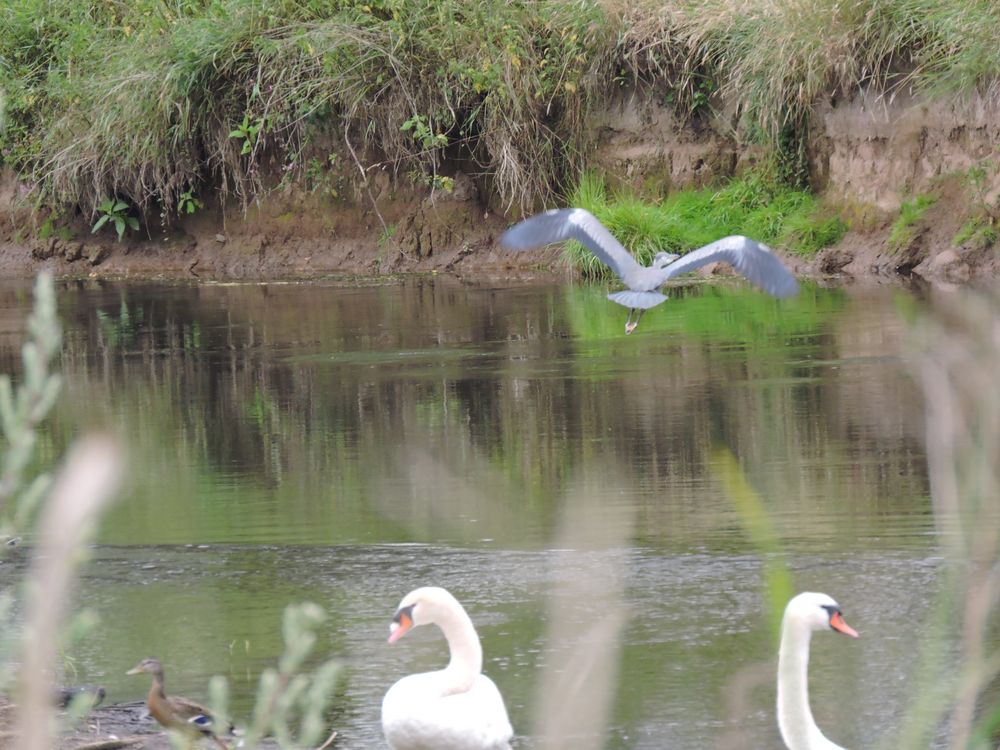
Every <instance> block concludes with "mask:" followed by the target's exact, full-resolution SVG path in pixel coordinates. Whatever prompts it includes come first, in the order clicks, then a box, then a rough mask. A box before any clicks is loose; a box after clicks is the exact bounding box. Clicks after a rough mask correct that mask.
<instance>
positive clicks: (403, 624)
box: [389, 611, 413, 643]
mask: <svg viewBox="0 0 1000 750" xmlns="http://www.w3.org/2000/svg"><path fill="white" fill-rule="evenodd" d="M412 627H413V618H412V617H410V615H409V613H408V612H405V611H404V612H400V613H399V619H398V621H397V620H393V621H392V622H391V623H390V624H389V643H395V642H396V641H398V640H399V639H400V638H402V637H403V636H404V635H406V631H407V630H409V629H410V628H412Z"/></svg>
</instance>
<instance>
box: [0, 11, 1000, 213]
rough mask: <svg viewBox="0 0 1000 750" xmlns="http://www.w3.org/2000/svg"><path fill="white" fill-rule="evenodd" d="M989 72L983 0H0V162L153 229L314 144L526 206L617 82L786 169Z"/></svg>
mask: <svg viewBox="0 0 1000 750" xmlns="http://www.w3.org/2000/svg"><path fill="white" fill-rule="evenodd" d="M998 74H1000V6H998V5H997V4H995V3H992V2H988V1H987V0H978V1H976V0H973V1H971V2H970V1H968V0H855V1H854V2H850V3H844V2H840V1H839V0H813V1H812V2H809V3H800V2H777V3H769V4H766V5H761V4H755V3H745V2H737V1H736V0H712V2H702V3H673V4H663V3H653V2H641V1H640V0H630V1H629V0H627V1H626V2H620V3H606V2H599V1H598V0H549V1H548V2H529V1H528V0H522V1H519V0H505V1H504V2H496V1H494V2H484V3H468V2H464V0H367V1H366V2H360V1H356V0H8V2H5V3H3V4H2V5H0V154H2V158H3V161H4V163H6V164H7V165H10V166H13V167H14V168H15V169H16V170H18V171H19V172H20V173H21V175H22V176H23V177H24V178H25V179H30V180H31V181H32V182H33V183H34V184H35V185H36V186H38V187H39V188H40V189H41V191H42V195H43V198H44V200H45V201H47V202H48V203H50V204H64V205H81V206H83V207H84V208H92V207H93V206H95V205H96V204H97V203H99V202H100V201H101V200H102V199H103V198H106V197H118V198H122V199H125V200H127V201H128V202H130V203H131V204H133V205H137V206H140V207H143V208H146V209H148V208H150V207H151V206H153V205H160V206H162V207H165V208H166V209H168V210H171V209H175V208H176V207H177V204H178V202H179V200H180V196H181V195H183V194H185V193H187V194H189V195H193V194H196V193H197V190H198V189H199V188H201V187H202V186H204V185H206V184H211V185H212V186H221V187H222V189H223V190H224V191H225V192H227V193H229V194H236V195H238V196H242V197H244V198H247V197H251V196H253V195H254V194H255V193H257V192H259V191H260V190H261V189H262V187H263V185H264V182H265V180H264V178H263V177H262V175H264V174H286V175H289V176H291V177H292V178H294V177H295V176H296V175H300V174H301V173H303V172H304V171H305V169H306V168H307V163H306V162H307V160H308V159H307V157H306V156H304V153H305V152H306V150H307V149H308V144H309V141H310V139H311V138H313V137H314V135H315V134H316V133H317V132H319V131H323V132H325V133H327V134H328V135H329V134H331V133H332V134H335V135H336V137H338V138H340V139H346V140H347V141H349V142H350V144H351V148H355V149H357V151H358V152H359V153H365V152H364V151H363V150H362V147H364V146H369V147H371V150H369V151H368V152H367V153H368V154H369V157H370V158H378V159H379V160H380V161H381V162H382V164H384V165H385V166H389V167H391V168H393V169H395V170H397V171H399V172H401V173H404V174H405V173H413V174H414V175H415V176H418V178H419V176H421V175H422V176H423V177H422V178H423V179H427V180H428V181H429V183H430V184H436V183H435V182H434V180H435V176H436V173H437V170H438V168H439V167H440V165H441V163H442V160H443V159H444V158H445V157H455V156H457V157H461V158H463V159H465V160H467V161H471V162H473V163H475V164H476V165H478V169H479V170H480V172H481V174H482V175H483V176H484V177H485V178H486V181H487V183H488V185H489V187H490V188H491V190H492V192H493V193H494V195H495V196H497V197H498V198H499V199H500V201H501V202H502V203H503V204H504V205H508V206H509V205H520V206H522V207H525V208H526V207H530V206H532V205H535V204H537V203H538V202H540V201H544V200H546V199H551V198H552V197H553V195H554V193H556V192H558V189H559V186H560V185H565V184H567V183H568V182H572V180H573V178H574V176H575V175H576V174H577V173H578V170H579V168H580V167H581V161H582V159H583V155H584V154H585V153H586V149H585V143H584V123H585V120H586V117H587V113H588V111H589V109H590V107H591V106H592V105H593V104H594V103H595V102H597V101H600V100H601V99H602V98H604V97H606V96H607V94H608V92H609V91H611V90H613V89H614V88H615V87H617V86H620V85H624V84H631V83H638V84H639V85H641V86H644V87H647V88H648V89H649V90H650V91H653V92H654V93H655V92H656V91H660V92H662V93H663V98H664V99H665V100H668V101H670V102H672V103H673V104H674V105H675V106H676V107H677V108H678V109H679V111H681V112H686V113H689V114H691V113H697V112H701V111H704V109H705V108H706V107H709V106H711V101H710V98H711V96H713V95H714V93H715V92H721V93H722V94H723V95H726V96H727V97H728V98H729V99H730V100H732V101H733V102H735V103H736V104H737V105H739V108H740V111H742V112H743V113H744V114H743V120H742V123H741V128H742V129H743V131H744V135H745V136H746V137H748V138H753V139H758V140H763V141H764V142H767V143H771V144H772V145H774V146H775V147H776V148H782V149H784V150H790V151H796V144H799V145H801V144H802V143H803V138H802V133H803V130H804V128H805V122H806V115H807V113H808V112H809V110H810V108H811V107H812V106H813V104H814V102H816V101H818V100H819V99H820V98H821V97H823V96H824V95H827V94H831V93H835V92H837V91H842V90H852V89H856V88H857V87H859V86H871V87H874V88H876V89H888V88H891V87H892V86H894V85H896V84H897V83H899V82H900V81H902V80H904V79H905V80H907V81H908V82H911V83H914V84H915V85H917V86H918V87H920V88H922V89H923V90H924V91H926V92H928V93H930V94H932V95H933V94H934V93H935V92H937V91H943V92H944V91H946V92H948V93H953V92H955V91H963V90H964V91H968V90H970V89H973V88H975V87H977V86H983V85H987V84H989V83H990V82H991V81H993V80H995V79H996V77H997V76H998ZM789 144H791V145H789ZM375 153H378V154H379V155H380V156H378V157H372V156H371V155H372V154H375ZM790 156H791V157H792V161H794V159H795V158H797V157H796V154H795V153H790ZM352 166H353V165H352ZM362 166H370V164H364V165H362ZM788 171H789V174H790V175H791V176H793V177H794V176H795V175H796V174H798V172H796V167H795V165H794V164H792V165H791V167H790V169H789V170H788ZM799 172H800V170H799ZM192 191H194V192H192Z"/></svg>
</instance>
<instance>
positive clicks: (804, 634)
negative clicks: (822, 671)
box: [778, 619, 839, 750]
mask: <svg viewBox="0 0 1000 750" xmlns="http://www.w3.org/2000/svg"><path fill="white" fill-rule="evenodd" d="M811 638H812V630H811V629H810V628H809V626H808V625H806V624H805V623H802V622H796V621H794V620H791V621H790V620H787V619H786V620H785V622H784V623H782V627H781V647H780V649H779V651H778V728H779V729H780V730H781V738H782V739H783V740H784V741H785V745H786V746H787V747H788V748H789V750H834V749H835V748H838V747H839V746H838V745H834V744H833V743H832V742H830V741H829V740H828V739H826V737H824V736H823V733H822V732H820V731H819V727H818V726H816V721H815V720H814V719H813V715H812V710H811V709H810V708H809V641H810V639H811Z"/></svg>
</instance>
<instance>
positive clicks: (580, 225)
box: [500, 208, 799, 333]
mask: <svg viewBox="0 0 1000 750" xmlns="http://www.w3.org/2000/svg"><path fill="white" fill-rule="evenodd" d="M570 239H572V240H576V241H577V242H579V243H580V244H581V245H583V246H584V247H586V248H587V249H588V250H590V252H592V253H593V254H594V255H596V256H597V257H598V258H599V259H600V260H601V261H602V262H604V263H605V264H606V265H607V266H608V267H609V268H610V269H611V270H612V271H614V272H615V273H616V274H618V277H619V278H620V279H621V280H622V281H623V282H625V286H627V287H628V290H626V291H621V292H612V293H611V294H609V295H608V299H610V300H612V301H613V302H617V303H618V304H619V305H624V306H625V307H627V308H628V309H629V311H628V319H627V320H626V321H625V333H632V331H634V330H635V327H636V326H637V325H639V318H641V317H642V314H643V312H645V311H646V310H648V309H649V308H651V307H656V305H658V304H660V303H661V302H663V301H665V300H666V299H667V297H666V295H664V294H660V292H658V291H657V289H659V288H660V287H661V286H663V284H664V282H666V281H667V279H671V278H673V277H674V276H677V275H679V274H682V273H687V272H688V271H693V270H695V269H696V268H701V267H702V266H704V265H707V264H709V263H714V262H716V261H725V262H726V263H729V265H731V266H732V267H733V268H735V269H736V270H737V271H738V272H739V273H740V274H741V275H743V276H745V277H746V278H747V279H749V280H750V281H752V282H753V283H754V284H756V285H757V286H759V287H760V288H761V289H763V290H764V291H765V292H767V293H768V294H771V295H773V296H775V297H792V296H794V295H796V294H798V291H799V284H798V282H797V281H796V280H795V277H794V276H792V274H791V273H790V272H789V270H788V269H787V268H785V266H784V265H783V264H782V263H781V261H780V260H778V258H777V256H775V255H774V253H772V252H771V250H770V249H769V248H768V247H767V246H766V245H762V244H761V243H759V242H754V241H753V240H751V239H748V238H747V237H742V236H740V235H733V236H731V237H723V238H722V239H721V240H716V241H715V242H711V243H709V244H707V245H705V246H704V247H701V248H698V249H697V250H692V251H691V252H689V253H687V254H686V255H683V256H680V255H674V254H673V253H662V252H661V253H657V254H656V257H655V258H653V264H652V265H650V266H641V265H639V263H638V262H637V261H636V259H635V258H633V257H632V254H631V253H630V252H629V251H628V250H626V249H625V248H624V247H623V246H622V244H621V243H620V242H619V241H618V240H616V239H615V237H614V235H613V234H611V232H609V231H608V229H607V227H605V226H604V225H603V224H601V222H599V221H598V220H597V217H595V216H594V215H593V214H592V213H590V212H589V211H586V210H584V209H582V208H557V209H553V210H551V211H546V212H544V213H540V214H537V215H535V216H532V217H531V218H528V219H525V220H524V221H522V222H520V223H519V224H515V225H514V226H512V227H511V228H510V229H508V230H507V231H506V232H504V233H503V236H501V237H500V245H501V246H502V247H504V248H506V249H508V250H530V249H532V248H536V247H541V246H542V245H548V244H549V243H551V242H560V241H562V240H570ZM636 311H638V314H637V315H636V318H635V320H632V315H633V314H635V313H636Z"/></svg>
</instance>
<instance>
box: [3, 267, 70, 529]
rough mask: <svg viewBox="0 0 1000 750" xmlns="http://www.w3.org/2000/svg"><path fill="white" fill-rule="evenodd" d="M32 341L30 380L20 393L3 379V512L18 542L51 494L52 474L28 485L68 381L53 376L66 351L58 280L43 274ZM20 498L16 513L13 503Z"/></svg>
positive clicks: (27, 352)
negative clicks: (44, 424)
mask: <svg viewBox="0 0 1000 750" xmlns="http://www.w3.org/2000/svg"><path fill="white" fill-rule="evenodd" d="M28 335H29V338H28V341H27V342H26V343H25V344H24V347H23V348H22V350H21V358H22V361H23V363H24V373H25V376H24V379H23V381H22V382H21V383H20V384H19V385H18V386H17V387H15V386H14V385H13V383H12V381H11V379H10V376H9V375H0V427H2V428H3V434H4V438H5V439H6V443H7V445H6V449H5V451H4V453H3V456H2V459H0V460H2V468H0V510H2V511H3V512H4V514H5V516H6V520H5V521H4V524H3V525H4V536H5V537H6V538H8V539H12V538H16V536H17V535H18V534H19V533H21V532H22V530H23V529H24V528H25V527H26V526H27V524H28V523H29V521H30V520H31V518H32V517H33V515H34V512H35V509H36V508H37V506H38V503H39V501H40V499H41V498H42V497H43V496H44V494H45V493H46V492H47V491H48V490H49V487H50V486H51V478H50V477H49V475H48V474H47V473H42V474H39V475H37V476H36V477H35V478H34V479H32V480H30V481H27V480H26V479H25V473H26V472H27V470H28V467H29V466H30V465H31V464H32V462H33V460H34V452H35V447H36V445H37V443H38V425H39V423H40V422H41V421H42V420H43V419H44V418H45V416H46V415H47V414H48V413H49V411H51V410H52V407H53V405H54V404H55V401H56V398H57V397H58V395H59V391H60V390H61V388H62V378H61V377H60V376H59V374H58V373H53V372H50V371H49V367H50V365H51V363H52V360H53V359H54V358H55V356H56V355H57V354H58V353H59V348H60V346H61V345H62V330H61V327H60V325H59V318H58V316H57V314H56V295H55V288H54V286H53V283H52V278H51V276H49V275H48V274H40V275H39V276H38V279H37V281H36V282H35V309H34V311H33V312H32V313H31V316H30V317H29V318H28ZM15 497H16V498H17V500H16V502H15V503H14V504H13V505H14V507H13V508H11V507H10V505H11V500H12V499H13V498H15Z"/></svg>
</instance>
